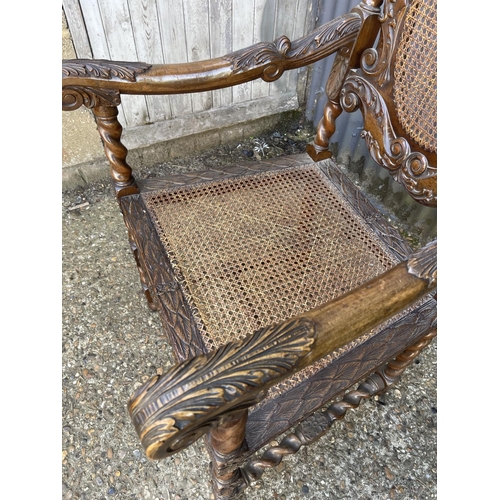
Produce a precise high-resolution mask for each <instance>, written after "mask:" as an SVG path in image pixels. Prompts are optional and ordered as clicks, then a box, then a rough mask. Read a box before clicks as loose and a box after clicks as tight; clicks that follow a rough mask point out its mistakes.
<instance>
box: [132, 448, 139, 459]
mask: <svg viewBox="0 0 500 500" xmlns="http://www.w3.org/2000/svg"><path fill="white" fill-rule="evenodd" d="M132 454H133V455H134V459H135V460H140V459H141V452H140V451H139V450H134V451H133V452H132Z"/></svg>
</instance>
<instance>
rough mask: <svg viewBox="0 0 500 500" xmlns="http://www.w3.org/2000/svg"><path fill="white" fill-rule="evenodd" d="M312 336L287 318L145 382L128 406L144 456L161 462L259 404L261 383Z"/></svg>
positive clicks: (286, 365)
mask: <svg viewBox="0 0 500 500" xmlns="http://www.w3.org/2000/svg"><path fill="white" fill-rule="evenodd" d="M314 337H315V328H314V323H313V322H311V321H309V320H305V319H298V320H297V319H295V320H290V321H288V322H285V323H282V324H280V325H278V326H270V327H266V328H262V329H260V330H258V331H257V332H255V333H254V334H253V335H251V336H250V337H248V338H247V339H245V340H242V341H239V342H232V343H229V344H226V345H225V346H223V347H222V348H219V349H217V350H216V351H212V352H211V353H210V354H208V355H207V356H198V357H196V358H192V359H190V360H187V361H185V362H184V363H181V364H180V365H177V366H175V367H173V368H172V369H171V370H169V371H168V372H167V373H165V374H164V375H162V376H155V377H153V378H152V379H150V380H149V381H148V382H147V383H146V384H145V385H144V386H142V387H140V388H139V389H138V390H137V391H136V392H135V394H134V395H133V396H132V398H131V400H130V402H129V413H130V416H131V417H132V420H133V422H134V425H135V428H136V431H137V433H138V435H139V437H140V439H141V442H142V444H143V446H144V449H145V450H146V454H147V455H148V457H150V458H153V459H160V458H164V457H165V456H168V455H170V454H172V453H175V452H177V451H179V450H181V449H182V448H185V447H186V446H189V445H190V444H191V443H193V442H194V441H195V440H196V439H198V438H199V437H200V436H202V435H203V434H205V433H206V432H208V431H209V430H210V428H211V426H212V425H214V424H215V423H217V422H218V421H220V419H222V418H224V417H226V416H227V415H229V414H231V413H234V412H237V411H240V410H243V409H245V408H248V407H250V406H251V405H253V404H255V403H256V402H258V401H259V400H261V399H262V398H263V397H264V396H265V392H266V391H265V387H266V384H268V383H269V382H270V381H272V380H274V379H276V378H280V377H281V376H283V375H285V374H286V373H287V372H288V371H289V370H291V369H292V368H293V367H294V366H296V364H297V363H298V361H299V360H300V359H302V358H303V357H304V356H306V355H307V354H308V353H309V352H310V351H311V347H312V344H313V343H314Z"/></svg>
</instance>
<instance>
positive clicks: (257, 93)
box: [247, 0, 277, 99]
mask: <svg viewBox="0 0 500 500" xmlns="http://www.w3.org/2000/svg"><path fill="white" fill-rule="evenodd" d="M276 3H277V0H255V7H254V23H253V37H252V43H258V42H272V41H273V40H274V39H275V38H276ZM247 29H248V27H247ZM251 87H252V99H258V98H259V97H266V96H268V95H269V93H270V87H271V84H270V83H268V82H265V81H264V80H261V79H259V80H255V81H253V82H252V84H251Z"/></svg>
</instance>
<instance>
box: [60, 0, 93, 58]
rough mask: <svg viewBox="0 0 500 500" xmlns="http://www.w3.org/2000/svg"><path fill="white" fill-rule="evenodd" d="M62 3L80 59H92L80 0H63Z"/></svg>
mask: <svg viewBox="0 0 500 500" xmlns="http://www.w3.org/2000/svg"><path fill="white" fill-rule="evenodd" d="M62 5H63V9H64V15H65V16H66V21H67V22H68V27H69V30H70V33H71V36H72V38H73V46H74V47H75V52H76V56H77V57H78V58H80V59H92V48H91V46H90V40H89V37H88V34H87V28H86V27H85V20H84V18H83V13H82V9H81V8H80V3H79V2H78V0H63V2H62Z"/></svg>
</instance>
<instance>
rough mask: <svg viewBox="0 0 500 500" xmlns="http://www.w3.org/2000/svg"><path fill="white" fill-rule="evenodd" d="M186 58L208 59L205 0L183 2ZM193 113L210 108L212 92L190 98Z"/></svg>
mask: <svg viewBox="0 0 500 500" xmlns="http://www.w3.org/2000/svg"><path fill="white" fill-rule="evenodd" d="M183 5H184V22H185V30H186V44H187V56H188V60H189V61H203V60H204V59H210V31H209V27H208V24H209V12H208V11H209V9H208V2H207V1H206V0H189V1H184V2H183ZM191 100H192V103H193V109H192V110H193V112H194V113H196V112H199V111H206V110H207V109H210V108H211V107H212V102H213V98H212V92H200V93H196V94H193V95H192V97H191Z"/></svg>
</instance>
